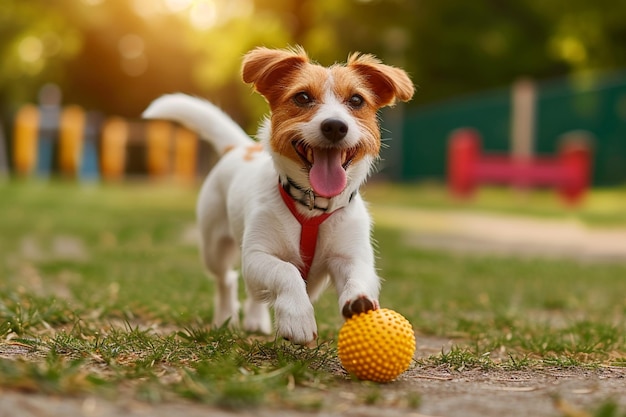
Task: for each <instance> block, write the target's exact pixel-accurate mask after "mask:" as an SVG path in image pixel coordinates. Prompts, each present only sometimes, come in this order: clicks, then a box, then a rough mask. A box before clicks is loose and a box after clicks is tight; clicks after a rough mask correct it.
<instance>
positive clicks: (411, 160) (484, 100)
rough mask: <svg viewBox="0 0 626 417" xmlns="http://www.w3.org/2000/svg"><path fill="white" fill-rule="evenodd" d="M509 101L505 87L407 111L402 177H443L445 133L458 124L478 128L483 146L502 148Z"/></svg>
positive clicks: (505, 142) (506, 134) (506, 137)
mask: <svg viewBox="0 0 626 417" xmlns="http://www.w3.org/2000/svg"><path fill="white" fill-rule="evenodd" d="M510 101H511V100H510V92H509V91H508V90H498V91H491V92H489V93H486V94H482V95H479V96H476V97H472V98H464V99H460V100H456V101H453V102H447V103H442V104H437V105H432V106H428V107H423V108H418V109H414V110H412V111H408V112H407V113H406V115H405V120H404V127H403V146H402V150H403V152H402V157H403V159H402V168H403V169H402V180H405V181H411V180H423V179H433V178H434V179H442V178H445V172H446V155H447V147H448V137H449V136H450V133H451V132H452V131H454V130H455V129H458V128H461V127H473V128H475V129H477V130H478V131H480V133H481V135H482V137H483V146H484V148H485V149H490V150H493V151H506V150H507V149H508V147H509V130H510V113H511V111H510V109H511V105H510Z"/></svg>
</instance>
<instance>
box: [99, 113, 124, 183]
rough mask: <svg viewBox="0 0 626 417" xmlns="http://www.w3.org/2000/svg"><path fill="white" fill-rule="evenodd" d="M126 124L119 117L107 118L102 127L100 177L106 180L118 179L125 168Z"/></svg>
mask: <svg viewBox="0 0 626 417" xmlns="http://www.w3.org/2000/svg"><path fill="white" fill-rule="evenodd" d="M127 141H128V124H127V123H126V121H125V120H124V119H122V118H121V117H111V118H109V119H108V120H107V121H106V122H105V123H104V126H103V127H102V148H101V150H100V155H101V160H100V166H101V167H102V177H103V178H104V179H106V180H119V179H121V178H122V176H123V175H124V170H125V168H126V142H127Z"/></svg>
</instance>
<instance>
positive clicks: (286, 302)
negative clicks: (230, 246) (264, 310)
mask: <svg viewBox="0 0 626 417" xmlns="http://www.w3.org/2000/svg"><path fill="white" fill-rule="evenodd" d="M242 266H243V276H244V279H245V281H246V287H247V289H248V291H249V296H251V297H254V299H255V300H257V301H264V302H270V303H271V304H273V306H274V320H275V322H276V330H277V333H278V335H279V336H281V337H283V338H285V339H287V340H290V341H291V342H293V343H296V344H302V345H305V344H308V343H310V342H312V341H314V340H315V339H316V338H317V325H316V323H315V314H314V312H313V305H312V304H311V300H310V299H309V296H308V294H307V291H306V283H305V281H304V280H303V279H302V277H301V275H300V272H299V271H298V269H297V268H296V267H295V266H294V265H293V264H291V263H289V262H285V261H283V260H281V259H279V258H278V257H276V256H274V255H271V254H268V253H264V252H259V251H256V252H247V253H244V255H243V265H242Z"/></svg>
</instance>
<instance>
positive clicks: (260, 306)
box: [243, 296, 272, 334]
mask: <svg viewBox="0 0 626 417" xmlns="http://www.w3.org/2000/svg"><path fill="white" fill-rule="evenodd" d="M243 310H244V315H243V328H244V329H246V330H247V331H249V332H258V333H264V334H271V333H272V317H271V315H270V310H269V304H268V303H265V302H263V301H257V300H255V299H254V298H252V297H251V296H248V298H246V302H245V303H244V307H243Z"/></svg>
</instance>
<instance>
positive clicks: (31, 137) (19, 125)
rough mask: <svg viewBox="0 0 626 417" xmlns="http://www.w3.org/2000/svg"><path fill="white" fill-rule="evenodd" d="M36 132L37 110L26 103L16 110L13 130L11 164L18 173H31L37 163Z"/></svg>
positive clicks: (37, 130)
mask: <svg viewBox="0 0 626 417" xmlns="http://www.w3.org/2000/svg"><path fill="white" fill-rule="evenodd" d="M38 132H39V110H38V109H37V107H35V106H33V105H32V104H27V105H25V106H24V107H22V108H21V109H20V110H19V111H18V112H17V115H16V116H15V126H14V130H13V165H14V167H15V171H16V172H17V173H18V174H20V175H28V174H31V173H32V172H33V171H34V169H35V166H36V165H37V135H38Z"/></svg>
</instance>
